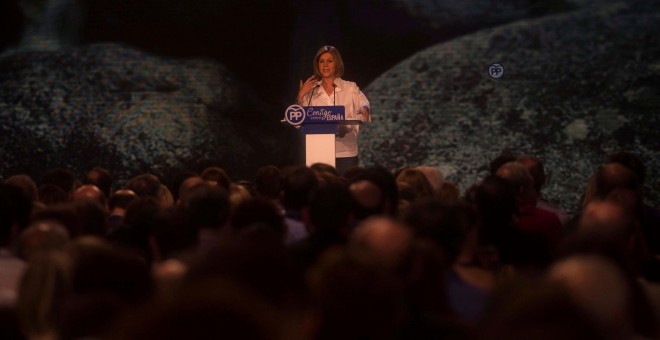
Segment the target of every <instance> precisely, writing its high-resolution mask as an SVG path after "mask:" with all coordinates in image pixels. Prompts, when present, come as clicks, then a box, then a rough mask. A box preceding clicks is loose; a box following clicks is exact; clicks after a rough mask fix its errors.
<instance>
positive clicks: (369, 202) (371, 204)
mask: <svg viewBox="0 0 660 340" xmlns="http://www.w3.org/2000/svg"><path fill="white" fill-rule="evenodd" d="M349 190H350V192H351V194H352V195H353V197H354V198H355V201H357V202H358V203H359V204H360V205H361V206H363V207H365V208H367V209H376V208H378V207H379V205H380V203H381V201H382V199H383V193H382V192H381V191H380V188H378V186H377V185H376V184H374V183H373V182H371V181H367V180H359V181H357V182H355V183H353V184H351V185H350V186H349Z"/></svg>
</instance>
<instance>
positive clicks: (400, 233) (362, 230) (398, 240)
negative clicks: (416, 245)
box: [349, 217, 413, 266]
mask: <svg viewBox="0 0 660 340" xmlns="http://www.w3.org/2000/svg"><path fill="white" fill-rule="evenodd" d="M412 240H413V235H412V233H411V231H410V230H409V229H408V228H407V227H406V226H404V225H403V224H401V223H399V222H396V221H395V220H393V219H391V218H387V217H371V218H368V219H366V220H364V221H363V222H362V223H360V224H359V225H358V227H357V228H356V229H355V231H354V232H353V234H352V235H351V237H350V239H349V244H350V245H351V246H352V247H355V249H357V250H360V251H364V252H366V254H367V255H368V256H373V258H374V259H375V260H376V261H378V262H381V263H383V264H385V265H387V266H396V265H397V264H399V263H401V261H402V260H403V257H404V256H405V254H406V253H407V252H408V251H409V250H410V247H411V245H412Z"/></svg>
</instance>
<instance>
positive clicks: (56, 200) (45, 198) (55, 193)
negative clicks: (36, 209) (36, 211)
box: [37, 184, 70, 206]
mask: <svg viewBox="0 0 660 340" xmlns="http://www.w3.org/2000/svg"><path fill="white" fill-rule="evenodd" d="M37 197H38V199H39V202H40V203H42V204H43V205H46V206H49V205H56V204H60V203H66V202H68V201H69V198H70V197H69V194H67V193H66V191H64V190H63V189H62V188H60V187H58V186H57V185H55V184H44V185H42V186H40V187H39V189H38V190H37Z"/></svg>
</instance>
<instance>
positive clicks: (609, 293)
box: [548, 255, 633, 339]
mask: <svg viewBox="0 0 660 340" xmlns="http://www.w3.org/2000/svg"><path fill="white" fill-rule="evenodd" d="M548 276H549V278H550V279H551V280H552V281H555V282H559V283H561V284H563V285H564V286H565V287H566V288H567V289H568V291H569V294H570V295H571V297H572V298H573V299H574V301H576V302H577V304H578V305H579V306H580V307H581V308H582V309H583V310H584V311H585V312H586V313H587V314H588V315H590V316H591V317H592V318H593V320H594V321H595V322H596V323H597V324H598V325H599V326H600V328H601V329H603V330H605V331H606V332H607V334H609V335H611V336H612V338H613V339H626V338H630V337H631V336H632V335H633V333H632V332H633V324H632V320H631V319H630V315H631V314H632V312H633V311H632V309H631V292H630V290H629V287H628V282H627V280H626V278H625V274H624V272H622V271H621V270H620V269H619V268H618V267H617V266H616V265H615V264H614V263H612V262H609V261H608V260H606V259H605V258H602V257H599V256H595V255H581V256H573V257H569V258H566V259H563V260H561V261H559V262H557V263H556V264H554V265H553V266H552V267H551V268H550V269H549V272H548Z"/></svg>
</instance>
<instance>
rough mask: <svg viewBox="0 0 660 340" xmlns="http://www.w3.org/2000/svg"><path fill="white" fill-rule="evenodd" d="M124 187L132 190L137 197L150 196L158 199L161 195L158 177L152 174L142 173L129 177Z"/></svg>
mask: <svg viewBox="0 0 660 340" xmlns="http://www.w3.org/2000/svg"><path fill="white" fill-rule="evenodd" d="M124 189H127V190H131V191H133V192H134V193H135V194H136V195H138V197H151V198H154V199H156V200H160V199H161V196H162V195H163V192H162V187H161V183H160V180H159V179H158V177H156V176H154V175H152V174H142V175H138V176H135V177H133V178H131V179H129V180H128V181H127V182H126V184H125V185H124Z"/></svg>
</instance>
